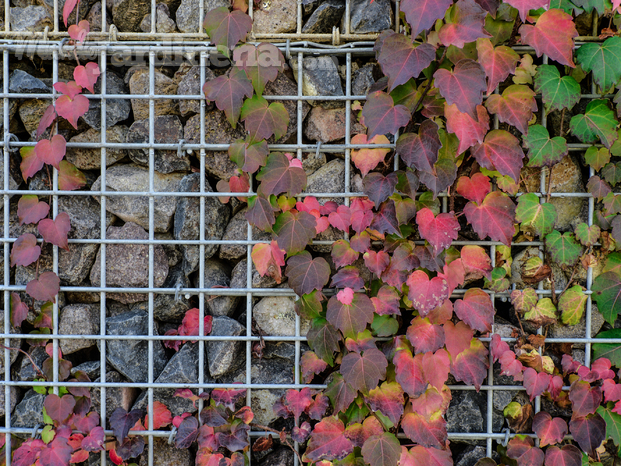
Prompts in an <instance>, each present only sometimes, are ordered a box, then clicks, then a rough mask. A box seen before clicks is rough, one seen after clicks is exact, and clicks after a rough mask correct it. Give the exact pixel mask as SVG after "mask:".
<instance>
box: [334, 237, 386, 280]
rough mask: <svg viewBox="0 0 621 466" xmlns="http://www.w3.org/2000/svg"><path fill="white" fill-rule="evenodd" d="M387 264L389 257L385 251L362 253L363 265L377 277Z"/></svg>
mask: <svg viewBox="0 0 621 466" xmlns="http://www.w3.org/2000/svg"><path fill="white" fill-rule="evenodd" d="M335 244H336V243H335ZM333 251H334V248H333ZM352 251H353V249H352ZM354 252H355V251H354ZM356 257H358V253H356ZM352 262H353V261H352ZM389 264H390V255H389V254H388V253H387V252H385V251H379V252H375V251H367V252H365V253H364V265H366V266H367V268H368V269H369V270H370V271H371V272H373V273H374V274H375V275H377V276H380V275H381V274H382V272H383V271H384V270H386V267H388V265H389ZM348 265H349V264H348Z"/></svg>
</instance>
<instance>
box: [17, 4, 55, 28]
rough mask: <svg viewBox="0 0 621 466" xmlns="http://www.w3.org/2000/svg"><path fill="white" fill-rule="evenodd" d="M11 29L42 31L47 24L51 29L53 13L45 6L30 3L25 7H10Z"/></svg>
mask: <svg viewBox="0 0 621 466" xmlns="http://www.w3.org/2000/svg"><path fill="white" fill-rule="evenodd" d="M10 21H11V31H13V32H41V31H44V30H45V27H46V26H49V27H50V29H52V28H53V27H54V25H53V24H52V15H50V12H49V10H48V9H47V8H46V7H44V6H35V5H29V6H27V7H25V8H11V9H10Z"/></svg>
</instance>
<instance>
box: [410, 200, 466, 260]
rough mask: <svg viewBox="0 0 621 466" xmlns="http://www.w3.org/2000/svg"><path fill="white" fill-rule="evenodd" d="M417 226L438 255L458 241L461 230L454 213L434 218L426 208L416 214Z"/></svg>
mask: <svg viewBox="0 0 621 466" xmlns="http://www.w3.org/2000/svg"><path fill="white" fill-rule="evenodd" d="M416 224H417V225H418V230H419V232H420V235H421V237H422V238H423V239H426V240H427V241H429V244H431V245H432V246H433V250H434V252H435V253H436V254H439V253H440V252H442V251H444V250H445V249H446V248H448V247H449V246H450V245H451V242H452V241H453V240H456V239H457V236H458V232H459V230H460V226H459V222H458V221H457V218H456V217H455V213H454V212H449V213H444V214H438V216H437V217H434V215H433V212H432V211H431V209H428V208H427V207H425V208H424V209H421V210H419V211H418V213H417V214H416Z"/></svg>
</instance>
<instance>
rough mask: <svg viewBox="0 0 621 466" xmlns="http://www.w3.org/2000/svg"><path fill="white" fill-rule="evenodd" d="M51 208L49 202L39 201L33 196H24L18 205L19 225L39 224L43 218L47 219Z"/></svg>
mask: <svg viewBox="0 0 621 466" xmlns="http://www.w3.org/2000/svg"><path fill="white" fill-rule="evenodd" d="M49 211H50V206H49V205H48V203H47V202H43V201H39V198H38V197H37V196H35V195H33V194H31V195H25V196H22V197H21V198H20V199H19V202H18V203H17V218H18V219H19V224H20V225H23V224H24V223H37V222H38V221H39V220H41V219H42V218H45V217H47V213H48V212H49Z"/></svg>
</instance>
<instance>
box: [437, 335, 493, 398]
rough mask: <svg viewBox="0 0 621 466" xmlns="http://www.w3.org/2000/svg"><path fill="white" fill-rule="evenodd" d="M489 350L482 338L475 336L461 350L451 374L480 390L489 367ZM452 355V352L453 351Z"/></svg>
mask: <svg viewBox="0 0 621 466" xmlns="http://www.w3.org/2000/svg"><path fill="white" fill-rule="evenodd" d="M488 354H489V353H488V351H487V349H486V348H485V346H483V343H481V341H480V340H478V339H476V338H473V339H472V340H471V341H470V345H469V347H468V348H466V349H465V350H464V351H462V352H460V353H459V354H458V355H457V356H456V357H455V358H454V359H453V363H452V365H451V374H453V376H454V377H455V380H457V381H460V382H464V383H465V384H467V385H474V387H475V388H476V389H477V390H479V389H480V388H481V384H482V383H483V380H485V377H487V369H488V368H489V360H488ZM451 356H453V355H452V353H451ZM436 388H437V387H436Z"/></svg>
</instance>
